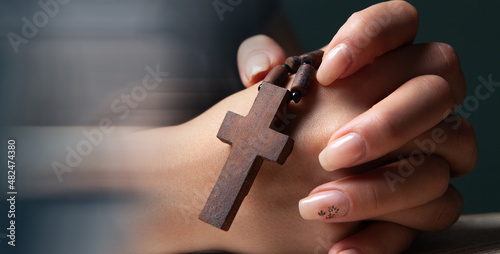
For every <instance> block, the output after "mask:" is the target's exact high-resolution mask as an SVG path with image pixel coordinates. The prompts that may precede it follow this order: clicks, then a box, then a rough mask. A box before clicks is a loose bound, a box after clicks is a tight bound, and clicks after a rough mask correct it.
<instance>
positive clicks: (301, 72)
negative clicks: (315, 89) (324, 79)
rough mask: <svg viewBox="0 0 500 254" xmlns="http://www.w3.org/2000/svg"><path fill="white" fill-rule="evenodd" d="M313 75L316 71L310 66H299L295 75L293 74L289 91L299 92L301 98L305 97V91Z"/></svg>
mask: <svg viewBox="0 0 500 254" xmlns="http://www.w3.org/2000/svg"><path fill="white" fill-rule="evenodd" d="M315 73H316V70H315V69H314V67H313V66H312V65H310V64H303V65H301V66H300V67H299V69H298V70H297V74H295V78H294V79H293V83H292V87H291V88H290V90H292V91H293V90H296V91H299V92H300V95H301V96H306V94H307V91H308V90H309V88H310V87H311V85H312V83H313V81H314V75H315Z"/></svg>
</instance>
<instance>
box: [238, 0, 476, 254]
mask: <svg viewBox="0 0 500 254" xmlns="http://www.w3.org/2000/svg"><path fill="white" fill-rule="evenodd" d="M417 27H418V14H417V12H416V10H415V9H414V8H413V7H412V6H411V5H410V4H408V3H406V2H402V1H391V2H385V3H381V4H377V5H374V6H371V7H369V8H367V9H365V10H363V11H360V12H358V13H355V14H353V15H352V16H351V18H350V19H349V20H348V21H347V22H346V24H344V26H343V27H342V28H341V29H340V30H339V31H338V33H337V34H336V35H335V36H334V38H333V39H332V41H331V42H330V44H329V45H328V46H327V47H326V48H324V50H325V54H324V58H323V63H322V64H321V66H320V68H319V70H318V73H317V78H318V81H319V82H321V83H322V84H323V85H325V86H327V87H328V88H329V89H327V90H324V91H323V90H322V88H320V89H319V90H321V91H322V92H321V93H319V94H316V98H306V99H307V102H306V101H304V102H301V104H302V103H304V104H306V103H307V104H309V105H310V104H314V105H316V106H314V107H313V108H311V109H310V111H307V114H306V116H305V117H306V118H308V120H309V121H305V120H304V119H303V117H304V116H302V115H301V114H300V113H299V115H300V120H297V121H298V122H299V127H297V130H300V129H301V127H300V126H302V127H305V128H314V127H313V126H314V123H316V124H317V125H320V126H323V127H324V129H323V130H322V132H321V133H320V135H318V136H316V137H313V136H310V137H308V138H307V139H304V140H307V141H306V142H307V144H303V146H301V147H302V148H298V146H299V144H296V148H295V149H296V150H297V149H301V150H302V149H303V148H304V147H309V148H310V149H312V151H320V150H323V151H322V152H321V153H319V152H318V154H319V162H320V163H321V166H322V167H323V168H324V169H326V170H329V171H333V172H332V174H334V175H336V176H337V177H338V178H337V180H334V181H331V182H326V183H325V184H323V185H321V186H318V187H317V188H315V189H314V190H313V191H312V192H311V193H310V194H309V197H308V198H306V199H303V200H302V201H301V203H300V211H301V214H302V216H303V217H304V218H306V219H315V220H322V221H327V222H347V221H358V220H376V222H373V223H370V224H369V225H368V226H367V227H366V228H365V229H363V230H362V231H360V232H358V233H356V234H354V235H353V236H351V237H348V238H346V239H344V240H343V241H340V242H338V243H336V244H335V245H334V246H333V247H332V249H331V252H332V253H337V252H339V251H342V250H346V249H355V250H357V251H358V252H362V253H371V252H374V251H376V252H380V251H381V252H391V253H392V252H400V251H402V250H403V249H405V248H406V247H407V246H408V245H409V244H410V243H411V241H412V239H413V238H414V236H415V235H416V234H415V230H413V229H418V230H426V231H437V230H442V229H445V228H447V227H449V226H450V225H452V224H453V223H454V222H455V221H456V219H457V218H458V216H459V214H460V212H461V209H462V200H461V196H460V194H459V193H458V191H457V190H456V189H455V188H454V187H453V186H451V185H449V178H450V176H461V175H464V174H467V173H468V172H470V171H471V170H472V169H473V168H474V165H475V163H476V160H477V144H476V139H475V135H474V131H473V129H472V127H471V126H470V124H469V123H468V122H467V121H466V120H465V119H463V118H460V117H457V116H451V115H449V114H450V113H451V111H452V109H453V108H454V107H456V106H457V105H458V104H460V102H461V101H462V100H463V98H464V96H465V82H464V78H463V75H462V71H461V68H460V63H459V61H458V57H457V55H456V53H455V52H454V50H453V49H452V48H451V47H450V46H449V45H446V44H442V43H428V44H419V45H411V43H412V41H413V39H414V36H415V34H416V32H417ZM266 59H267V60H268V62H266ZM284 59H285V53H284V52H283V50H282V49H281V47H280V46H279V45H277V44H276V43H275V42H274V41H273V40H271V39H270V38H267V37H265V36H256V37H252V38H249V39H248V40H246V41H245V42H244V43H243V44H242V45H241V47H240V50H239V52H238V65H239V68H240V74H241V77H242V81H243V83H244V84H245V86H251V85H253V84H255V83H256V82H258V80H259V79H261V78H262V77H263V76H265V74H266V73H267V72H268V71H269V70H270V69H271V68H272V67H273V66H274V65H277V64H280V63H282V62H283V61H284ZM262 63H264V64H262ZM255 64H260V67H255ZM331 93H334V95H332V94H331ZM311 97H312V96H311ZM321 100H325V101H328V100H333V101H330V104H335V105H337V108H331V107H324V108H322V107H319V106H318V105H321V104H323V103H315V101H321ZM298 107H303V106H302V105H300V104H299V106H298ZM299 111H300V110H299ZM328 113H329V114H340V115H337V116H336V117H334V118H331V117H320V118H317V119H311V117H312V116H313V115H316V116H320V115H322V116H325V115H327V114H328ZM327 119H330V120H327ZM303 122H309V124H310V125H304V124H303ZM325 122H329V124H327V125H329V126H324V124H325ZM340 125H342V127H340V128H338V129H336V128H335V127H334V126H340ZM316 134H318V133H316ZM325 136H328V137H326V139H327V140H329V141H328V143H325V142H326V140H324V139H322V138H325ZM294 137H295V136H294ZM325 146H326V147H325ZM296 150H294V151H296ZM302 152H304V153H306V151H302ZM313 165H314V164H312V165H311V166H309V165H304V167H305V168H307V167H313ZM304 170H305V169H304ZM355 172H356V173H360V172H361V173H360V174H357V175H353V176H348V175H351V174H353V173H355ZM309 173H311V174H312V172H309ZM341 176H347V177H341ZM332 202H334V203H336V204H341V206H343V208H342V207H341V209H340V210H341V211H339V212H338V213H337V215H336V216H335V217H333V218H330V219H326V217H327V216H319V215H318V212H320V211H323V210H325V208H327V206H328V204H332ZM374 232H377V233H374ZM381 232H383V233H381Z"/></svg>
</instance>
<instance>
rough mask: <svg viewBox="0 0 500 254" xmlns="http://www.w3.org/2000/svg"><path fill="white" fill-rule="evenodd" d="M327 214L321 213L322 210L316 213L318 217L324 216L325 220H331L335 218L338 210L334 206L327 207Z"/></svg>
mask: <svg viewBox="0 0 500 254" xmlns="http://www.w3.org/2000/svg"><path fill="white" fill-rule="evenodd" d="M327 212H328V213H327ZM327 212H325V211H323V210H320V211H319V212H318V215H319V216H320V217H323V216H325V215H326V216H325V219H331V218H333V217H335V215H336V214H337V213H338V212H339V208H338V207H336V206H334V205H332V206H329V207H328V208H327Z"/></svg>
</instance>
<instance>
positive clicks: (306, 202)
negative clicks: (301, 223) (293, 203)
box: [299, 190, 349, 220]
mask: <svg viewBox="0 0 500 254" xmlns="http://www.w3.org/2000/svg"><path fill="white" fill-rule="evenodd" d="M348 210H349V199H347V197H346V196H345V195H344V193H342V192H340V191H338V190H333V191H323V192H319V193H316V194H313V195H311V196H309V197H307V198H303V199H301V200H300V201H299V211H300V216H302V218H304V219H306V220H328V219H332V218H340V217H343V216H344V215H346V213H347V211H348Z"/></svg>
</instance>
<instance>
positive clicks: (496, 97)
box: [282, 0, 500, 213]
mask: <svg viewBox="0 0 500 254" xmlns="http://www.w3.org/2000/svg"><path fill="white" fill-rule="evenodd" d="M377 2H380V1H332V0H330V1H326V0H322V1H307V2H306V1H298V0H294V1H282V4H283V7H284V9H285V11H286V14H287V16H288V17H289V19H290V22H291V24H292V27H293V28H294V29H295V32H296V35H297V37H298V38H299V40H300V42H301V44H302V46H303V48H304V50H306V51H308V50H313V49H316V48H319V47H322V46H323V45H325V44H327V43H328V42H329V41H330V39H331V38H332V37H333V35H334V34H335V32H336V31H337V30H338V28H340V26H341V25H342V24H343V23H344V22H345V20H346V19H347V18H348V17H349V16H350V14H351V13H353V12H355V11H358V10H361V9H364V8H366V7H368V6H370V5H372V4H375V3H377ZM409 2H410V3H411V4H413V5H414V6H415V7H416V8H417V9H418V11H419V13H420V28H419V31H418V35H417V38H416V40H415V42H416V43H422V42H431V41H441V42H446V43H448V44H450V45H452V46H453V47H454V48H455V50H456V51H457V53H458V55H459V57H460V60H461V64H462V68H463V70H464V74H465V78H466V81H467V94H468V95H469V96H473V95H474V90H475V88H476V87H477V86H478V85H480V82H479V80H478V76H482V77H484V78H486V79H487V77H488V76H489V75H492V79H493V81H497V82H500V64H499V59H500V50H499V49H498V47H499V46H500V19H499V16H500V2H499V1H463V0H462V1H456V0H455V1H452V0H446V1H423V0H420V1H419V0H414V1H409ZM478 105H479V106H478V107H477V110H473V112H472V113H471V114H470V115H469V116H467V119H468V120H469V121H470V122H471V123H472V125H473V126H474V129H475V131H476V135H477V139H478V143H479V161H478V163H477V166H476V168H475V170H474V171H473V172H472V173H471V174H469V175H467V176H465V177H462V178H459V179H454V180H453V184H454V185H455V186H457V187H458V188H459V189H460V191H461V192H462V195H463V196H464V198H465V207H464V213H485V212H495V211H496V212H500V183H498V180H499V179H500V167H499V166H498V164H499V163H498V162H497V161H496V159H498V158H500V146H499V144H500V118H499V116H500V114H499V113H498V112H499V109H500V87H498V88H497V89H496V91H494V92H493V93H492V94H491V95H490V97H489V98H487V99H485V100H479V104H478ZM463 116H464V117H465V115H463Z"/></svg>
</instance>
